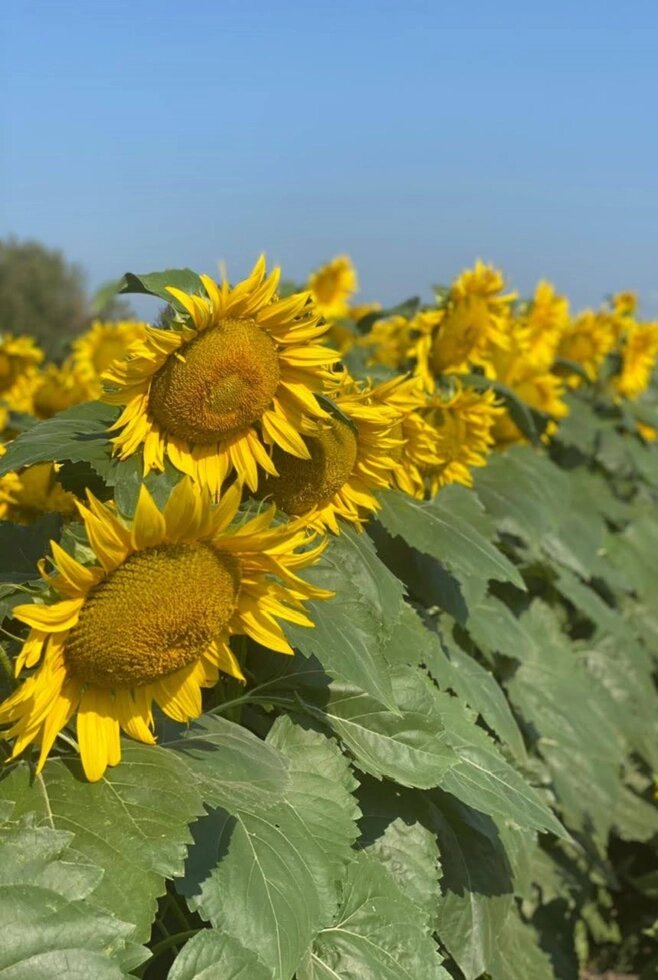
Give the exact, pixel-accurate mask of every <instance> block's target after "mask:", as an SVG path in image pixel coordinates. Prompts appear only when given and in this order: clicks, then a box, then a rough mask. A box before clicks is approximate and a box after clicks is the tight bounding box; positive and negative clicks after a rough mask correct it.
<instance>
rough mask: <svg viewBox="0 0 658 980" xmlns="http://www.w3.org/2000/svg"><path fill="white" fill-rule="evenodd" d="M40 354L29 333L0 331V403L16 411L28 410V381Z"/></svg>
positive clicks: (35, 369) (41, 356)
mask: <svg viewBox="0 0 658 980" xmlns="http://www.w3.org/2000/svg"><path fill="white" fill-rule="evenodd" d="M43 358H44V354H43V351H42V350H41V349H40V348H39V347H38V346H37V344H36V341H35V340H34V339H33V338H32V337H14V336H12V334H9V333H6V334H2V333H0V403H3V402H4V404H5V406H6V407H7V408H9V409H11V410H12V411H15V412H29V411H30V408H31V391H32V389H31V384H30V383H29V382H30V379H31V378H32V377H33V376H34V375H36V373H37V368H38V365H39V364H41V362H42V361H43Z"/></svg>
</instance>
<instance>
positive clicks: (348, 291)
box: [308, 255, 359, 320]
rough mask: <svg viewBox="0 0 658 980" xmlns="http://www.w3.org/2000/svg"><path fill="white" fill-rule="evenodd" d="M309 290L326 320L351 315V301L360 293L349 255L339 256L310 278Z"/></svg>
mask: <svg viewBox="0 0 658 980" xmlns="http://www.w3.org/2000/svg"><path fill="white" fill-rule="evenodd" d="M308 288H309V290H310V291H311V295H312V297H313V300H314V302H315V305H316V307H317V309H318V312H319V313H320V314H321V315H322V316H323V317H324V318H325V319H326V320H335V319H339V318H340V317H345V316H349V315H350V311H349V303H348V301H349V299H350V297H351V296H352V295H353V294H354V293H356V292H358V289H359V281H358V279H357V275H356V269H355V268H354V266H353V265H352V260H351V259H350V257H349V255H337V256H336V258H335V259H332V260H331V262H327V264H326V265H323V266H321V268H319V269H317V270H316V271H315V272H314V273H312V275H310V276H309V280H308Z"/></svg>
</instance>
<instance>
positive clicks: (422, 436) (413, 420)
mask: <svg viewBox="0 0 658 980" xmlns="http://www.w3.org/2000/svg"><path fill="white" fill-rule="evenodd" d="M371 394H372V398H373V399H374V400H375V401H378V402H380V403H381V404H383V405H389V406H391V407H393V408H395V409H396V410H397V411H398V412H400V414H401V419H400V421H399V422H398V423H397V426H396V427H395V429H394V430H393V433H392V435H393V436H395V437H397V438H398V439H399V440H400V446H399V447H398V448H397V449H395V450H394V451H393V455H394V457H395V459H396V461H397V464H398V465H397V466H396V467H395V468H394V469H393V470H392V471H391V474H390V477H391V485H392V486H394V487H397V488H398V489H399V490H402V491H403V493H407V494H409V495H410V496H411V497H417V498H418V499H420V500H422V499H423V498H424V496H425V490H426V486H425V476H424V474H425V473H426V472H427V470H429V469H433V468H435V467H438V466H441V463H442V460H441V458H440V457H439V456H438V454H437V438H436V430H435V429H434V427H433V426H432V425H430V423H429V422H427V421H426V419H425V418H424V417H423V413H424V411H425V410H426V408H427V405H428V397H427V395H426V393H425V392H424V391H423V388H422V385H421V383H420V380H419V379H418V378H415V377H413V378H407V377H404V376H402V377H397V378H393V379H392V380H390V381H385V382H383V383H382V384H380V385H377V387H376V388H374V389H373V390H372V393H371Z"/></svg>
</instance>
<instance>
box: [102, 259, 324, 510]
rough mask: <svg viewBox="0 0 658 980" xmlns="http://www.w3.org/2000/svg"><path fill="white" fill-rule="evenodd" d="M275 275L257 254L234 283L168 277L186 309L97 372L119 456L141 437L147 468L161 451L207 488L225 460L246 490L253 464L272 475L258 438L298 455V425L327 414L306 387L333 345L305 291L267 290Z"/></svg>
mask: <svg viewBox="0 0 658 980" xmlns="http://www.w3.org/2000/svg"><path fill="white" fill-rule="evenodd" d="M279 275H280V270H279V269H275V270H274V271H273V272H272V273H271V274H270V275H269V276H268V275H267V274H266V270H265V259H264V257H262V256H261V258H260V259H259V260H258V262H257V263H256V265H255V266H254V269H253V271H252V273H251V275H249V276H248V277H247V278H246V279H245V280H243V281H242V282H240V283H238V284H237V285H236V286H234V287H231V286H230V285H229V284H228V282H226V281H224V282H223V283H222V284H221V285H218V284H217V283H215V282H214V281H213V280H212V279H210V278H209V277H208V276H202V277H201V281H202V283H203V287H204V289H205V291H206V295H205V296H197V295H190V294H188V293H184V292H182V291H181V290H179V289H174V288H173V287H172V288H170V290H169V292H170V293H171V294H172V296H173V297H174V298H175V299H177V300H178V302H179V303H180V304H181V305H182V306H183V307H184V309H185V310H186V311H187V317H185V318H182V319H181V318H179V319H178V320H177V321H176V322H175V323H174V324H173V327H174V329H171V330H159V329H154V328H151V327H149V328H148V330H147V335H146V339H145V340H144V341H142V342H137V343H136V344H133V346H132V347H131V349H130V352H129V354H128V357H127V359H126V360H125V361H123V362H115V364H114V366H113V367H112V368H110V369H109V370H108V371H107V373H106V374H105V376H104V380H105V385H106V391H105V394H104V396H103V398H104V400H105V401H108V402H110V403H111V404H115V405H123V406H125V407H124V410H123V412H122V413H121V415H120V416H119V419H118V420H117V422H116V424H115V425H114V427H113V428H114V430H115V431H116V432H117V434H116V435H115V436H114V437H113V442H114V445H115V452H116V453H117V455H119V457H120V458H121V459H126V458H127V457H129V456H131V455H132V454H133V453H135V452H136V451H137V450H138V449H139V448H140V447H142V448H143V452H144V472H145V473H148V472H149V471H150V470H152V469H156V470H161V469H163V467H164V460H165V456H168V457H169V459H170V460H171V462H172V463H173V465H174V466H175V467H176V468H177V469H179V470H180V471H181V472H183V473H186V474H188V475H189V476H191V477H192V478H193V479H194V480H196V481H197V482H198V483H200V484H202V485H204V486H206V487H208V488H209V489H210V490H211V492H212V493H214V494H217V493H219V489H220V487H221V486H222V484H223V482H224V480H225V479H226V478H227V476H229V475H230V474H231V472H232V471H233V470H235V472H236V474H237V477H238V480H239V481H240V482H241V483H246V484H247V486H249V487H250V488H251V489H252V490H255V489H256V488H257V486H258V469H259V467H260V468H262V469H264V470H265V471H266V472H267V473H269V474H271V475H275V474H276V469H275V466H274V464H273V462H272V459H271V458H270V454H269V452H268V448H267V447H275V448H277V449H280V450H282V451H284V452H286V453H289V454H292V455H293V456H296V457H298V458H300V459H308V458H309V455H310V454H309V451H308V449H307V448H306V444H305V442H304V438H303V435H302V434H303V433H306V432H311V431H313V427H314V423H316V424H317V422H318V420H321V419H326V418H327V413H326V411H325V410H324V409H323V408H322V407H321V406H320V404H319V402H318V401H317V399H316V397H315V393H316V392H318V391H320V390H321V389H322V387H323V384H325V383H326V381H327V380H328V378H329V368H330V367H331V365H333V364H335V363H336V362H337V361H338V360H339V359H340V355H339V354H338V353H336V352H335V351H332V350H331V349H329V348H327V347H325V346H322V345H321V344H320V343H318V342H317V341H318V340H319V339H320V338H321V337H322V336H323V335H324V334H325V333H326V331H327V329H328V328H327V326H326V325H322V324H320V322H319V316H318V314H317V311H316V309H315V307H314V305H313V303H312V302H311V301H310V296H309V294H308V293H305V292H303V293H296V294H294V295H292V296H289V297H287V298H286V299H281V300H280V299H278V298H277V295H276V290H277V285H278V282H279Z"/></svg>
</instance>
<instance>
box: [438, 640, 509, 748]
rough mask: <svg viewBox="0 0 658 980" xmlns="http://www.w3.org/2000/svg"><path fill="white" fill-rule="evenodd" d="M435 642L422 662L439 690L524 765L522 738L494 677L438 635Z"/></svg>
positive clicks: (451, 642) (454, 645) (458, 648)
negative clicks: (482, 724) (476, 716)
mask: <svg viewBox="0 0 658 980" xmlns="http://www.w3.org/2000/svg"><path fill="white" fill-rule="evenodd" d="M437 639H438V643H435V644H433V645H432V654H431V655H428V657H427V659H426V660H425V663H426V665H427V669H428V670H429V672H430V674H431V675H432V677H434V679H435V680H436V681H437V682H438V684H439V686H440V687H441V688H443V689H444V690H445V689H447V688H450V689H451V690H453V691H454V692H455V694H457V695H459V697H460V698H461V699H462V700H463V701H465V702H466V704H468V705H469V706H470V707H471V708H473V710H474V711H477V712H478V714H479V715H481V716H482V719H483V720H484V721H485V722H486V724H487V725H488V726H489V728H491V729H492V731H494V732H495V733H496V735H498V737H499V738H500V740H501V741H502V742H503V743H505V744H506V745H507V746H508V747H509V748H510V749H511V751H512V752H513V753H514V755H515V756H516V758H517V759H518V760H519V762H521V763H523V762H525V761H526V760H527V755H526V750H525V745H524V742H523V736H522V734H521V732H520V730H519V726H518V725H517V723H516V719H515V718H514V715H513V714H512V711H511V709H510V706H509V703H508V701H507V698H506V697H505V694H504V693H503V690H502V688H501V687H500V685H499V683H498V681H497V680H496V678H495V677H494V675H493V674H492V673H491V672H490V671H489V670H487V668H486V667H483V666H482V665H481V664H479V663H478V662H477V660H475V659H474V658H473V657H470V656H469V655H468V654H467V653H465V652H464V651H463V650H462V649H461V647H459V645H458V644H457V643H455V642H454V641H451V640H450V639H449V638H448V637H446V636H445V635H444V634H442V633H441V632H439V634H438V637H437Z"/></svg>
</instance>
